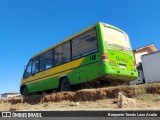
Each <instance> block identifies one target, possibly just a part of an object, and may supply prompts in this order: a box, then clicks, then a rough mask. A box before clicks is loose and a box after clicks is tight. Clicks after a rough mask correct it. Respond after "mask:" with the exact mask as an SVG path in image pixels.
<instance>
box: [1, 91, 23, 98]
mask: <svg viewBox="0 0 160 120" xmlns="http://www.w3.org/2000/svg"><path fill="white" fill-rule="evenodd" d="M19 95H20V93H16V92H11V93H3V94H1V95H0V98H10V97H15V96H19Z"/></svg>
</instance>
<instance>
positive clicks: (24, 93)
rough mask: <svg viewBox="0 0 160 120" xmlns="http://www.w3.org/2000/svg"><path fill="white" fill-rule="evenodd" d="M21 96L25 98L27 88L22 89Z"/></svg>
mask: <svg viewBox="0 0 160 120" xmlns="http://www.w3.org/2000/svg"><path fill="white" fill-rule="evenodd" d="M22 95H23V96H25V97H27V96H28V88H27V87H24V88H23V89H22Z"/></svg>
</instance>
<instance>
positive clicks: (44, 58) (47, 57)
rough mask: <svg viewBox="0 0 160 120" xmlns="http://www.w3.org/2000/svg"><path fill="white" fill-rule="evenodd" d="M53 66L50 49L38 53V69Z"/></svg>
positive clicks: (41, 69)
mask: <svg viewBox="0 0 160 120" xmlns="http://www.w3.org/2000/svg"><path fill="white" fill-rule="evenodd" d="M52 66H53V54H52V50H50V51H48V52H46V53H43V54H42V55H40V71H43V70H46V69H48V68H51V67H52Z"/></svg>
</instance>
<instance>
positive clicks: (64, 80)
mask: <svg viewBox="0 0 160 120" xmlns="http://www.w3.org/2000/svg"><path fill="white" fill-rule="evenodd" d="M60 90H61V91H70V90H71V85H70V82H69V80H68V78H66V77H65V78H62V80H61V83H60Z"/></svg>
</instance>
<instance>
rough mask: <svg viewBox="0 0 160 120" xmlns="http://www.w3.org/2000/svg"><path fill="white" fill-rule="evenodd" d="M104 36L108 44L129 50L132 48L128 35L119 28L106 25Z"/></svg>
mask: <svg viewBox="0 0 160 120" xmlns="http://www.w3.org/2000/svg"><path fill="white" fill-rule="evenodd" d="M103 36H104V40H105V41H106V43H107V44H110V45H114V46H117V47H123V48H125V49H127V50H130V49H131V47H130V43H129V38H128V36H127V35H126V34H124V33H122V32H120V31H118V30H115V29H112V28H109V27H104V29H103Z"/></svg>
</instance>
